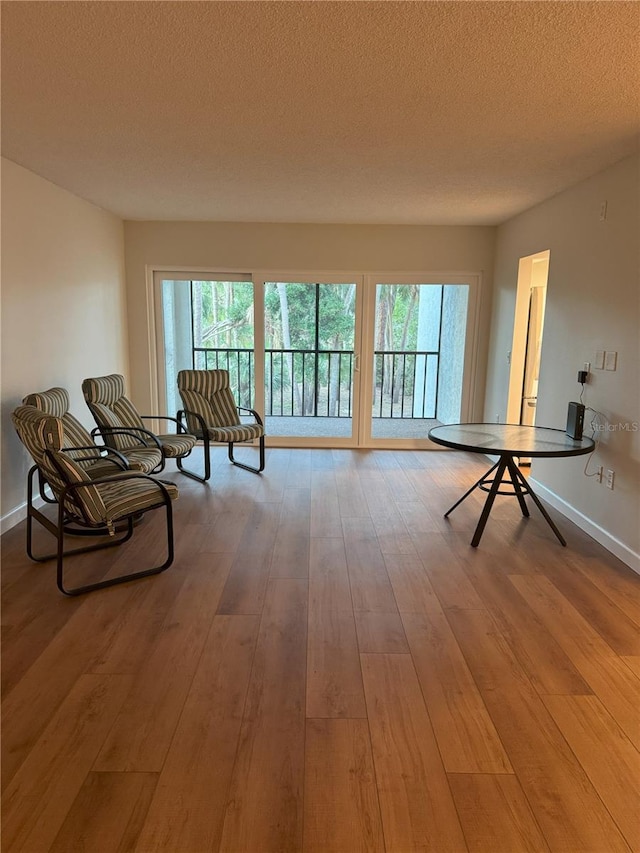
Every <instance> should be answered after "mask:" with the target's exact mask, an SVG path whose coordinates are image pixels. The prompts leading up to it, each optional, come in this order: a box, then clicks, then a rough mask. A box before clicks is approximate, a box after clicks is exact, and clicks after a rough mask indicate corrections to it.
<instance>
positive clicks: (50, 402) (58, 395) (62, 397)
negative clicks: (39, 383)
mask: <svg viewBox="0 0 640 853" xmlns="http://www.w3.org/2000/svg"><path fill="white" fill-rule="evenodd" d="M22 402H23V403H24V405H25V406H35V407H36V409H40V411H41V412H45V413H46V414H47V415H53V417H54V418H63V417H64V416H65V415H66V414H67V412H68V411H69V394H68V393H67V391H66V389H65V388H49V390H48V391H38V392H36V393H35V394H27V396H26V397H25V398H24V400H23V401H22Z"/></svg>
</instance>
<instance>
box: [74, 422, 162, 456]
mask: <svg viewBox="0 0 640 853" xmlns="http://www.w3.org/2000/svg"><path fill="white" fill-rule="evenodd" d="M91 435H92V436H94V435H100V436H105V435H128V436H131V438H136V439H138V441H139V442H140V444H141V445H142V446H143V447H149V445H148V444H147V442H146V441H143V440H142V438H141V436H147V437H148V438H149V439H151V444H152V445H155V447H157V448H158V450H159V451H160V452H161V453H162V445H161V444H160V442H159V441H158V437H157V436H156V435H155V433H153V432H151V431H150V430H148V429H144V427H95V429H93V430H91Z"/></svg>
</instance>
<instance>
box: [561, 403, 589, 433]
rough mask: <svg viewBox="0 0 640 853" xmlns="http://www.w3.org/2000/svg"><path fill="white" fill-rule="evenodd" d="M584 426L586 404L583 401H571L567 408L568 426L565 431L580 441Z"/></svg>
mask: <svg viewBox="0 0 640 853" xmlns="http://www.w3.org/2000/svg"><path fill="white" fill-rule="evenodd" d="M583 428H584V406H583V405H582V403H569V408H568V410H567V428H566V430H565V432H566V433H567V435H568V436H569V438H573V439H575V440H576V441H580V439H581V438H582V430H583Z"/></svg>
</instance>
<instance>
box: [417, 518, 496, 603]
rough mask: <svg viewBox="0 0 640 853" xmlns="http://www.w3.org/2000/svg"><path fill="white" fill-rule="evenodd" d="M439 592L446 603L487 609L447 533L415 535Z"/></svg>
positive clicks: (441, 600) (421, 556) (435, 588)
mask: <svg viewBox="0 0 640 853" xmlns="http://www.w3.org/2000/svg"><path fill="white" fill-rule="evenodd" d="M412 539H413V542H414V545H415V548H416V552H417V554H418V556H419V557H420V559H421V560H422V563H423V565H424V567H425V570H426V572H427V575H428V576H429V581H430V583H431V586H432V587H433V590H434V592H435V594H436V595H437V597H438V600H439V601H440V604H441V605H442V606H443V607H444V608H447V607H459V608H462V609H463V610H467V609H469V608H471V609H473V610H476V609H483V608H484V604H483V602H482V599H481V598H480V596H479V595H478V593H477V592H476V590H475V588H474V586H473V584H472V583H471V581H470V580H469V578H468V577H467V575H466V573H465V571H464V563H463V561H462V559H461V558H460V557H459V556H458V555H457V554H456V553H455V552H453V551H452V550H451V547H450V546H449V545H448V544H447V542H446V540H445V538H444V536H442V535H440V534H439V533H438V534H433V533H430V534H428V535H425V534H422V535H414V536H412Z"/></svg>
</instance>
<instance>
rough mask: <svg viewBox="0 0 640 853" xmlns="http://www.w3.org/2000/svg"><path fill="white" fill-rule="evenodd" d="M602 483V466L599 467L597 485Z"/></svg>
mask: <svg viewBox="0 0 640 853" xmlns="http://www.w3.org/2000/svg"><path fill="white" fill-rule="evenodd" d="M601 482H602V465H599V466H598V470H597V471H596V483H601Z"/></svg>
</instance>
